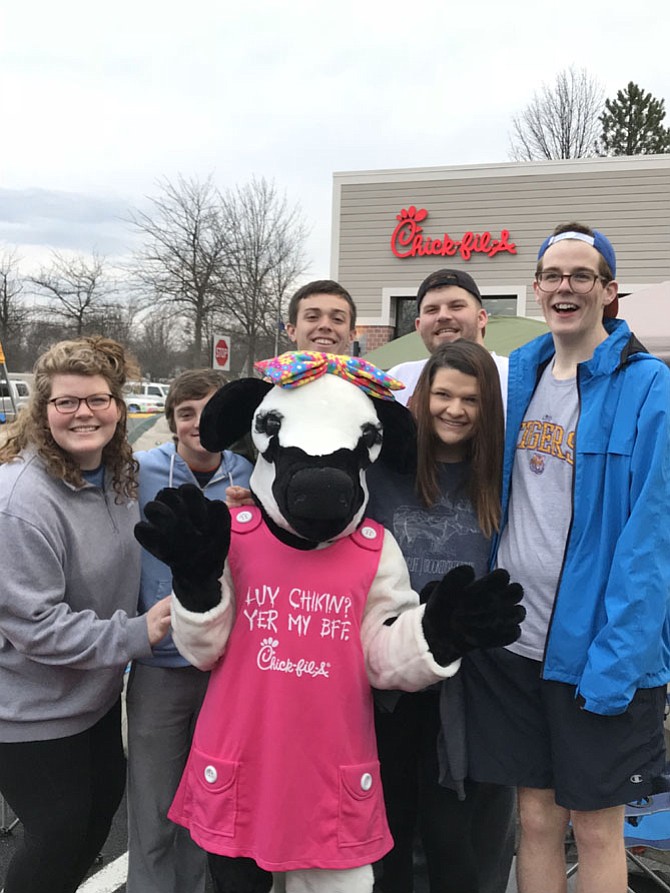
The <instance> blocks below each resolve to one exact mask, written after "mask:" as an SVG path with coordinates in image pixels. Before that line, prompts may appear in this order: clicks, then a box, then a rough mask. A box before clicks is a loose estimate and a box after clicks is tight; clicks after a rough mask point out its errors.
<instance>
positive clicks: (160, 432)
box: [128, 413, 172, 451]
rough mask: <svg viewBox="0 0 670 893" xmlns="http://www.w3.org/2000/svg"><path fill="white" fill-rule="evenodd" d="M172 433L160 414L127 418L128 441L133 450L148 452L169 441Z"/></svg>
mask: <svg viewBox="0 0 670 893" xmlns="http://www.w3.org/2000/svg"><path fill="white" fill-rule="evenodd" d="M171 438H172V432H171V431H170V429H169V428H168V423H167V419H166V418H165V416H164V415H163V414H162V413H156V415H152V416H137V417H129V418H128V440H129V441H130V443H131V444H132V447H133V449H134V450H136V451H139V450H150V449H151V448H152V447H155V446H158V445H159V444H161V443H166V442H167V441H168V440H171Z"/></svg>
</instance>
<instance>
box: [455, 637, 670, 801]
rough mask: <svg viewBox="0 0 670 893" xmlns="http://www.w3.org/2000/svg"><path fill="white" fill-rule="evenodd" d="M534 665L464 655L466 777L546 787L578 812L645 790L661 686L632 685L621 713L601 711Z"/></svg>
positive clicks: (508, 655) (658, 725) (656, 759)
mask: <svg viewBox="0 0 670 893" xmlns="http://www.w3.org/2000/svg"><path fill="white" fill-rule="evenodd" d="M540 670H541V663H540V662H539V661H536V660H529V659H528V658H526V657H521V656H520V655H518V654H514V653H513V652H511V651H508V650H507V649H505V648H494V649H490V650H487V651H475V652H472V653H471V654H469V655H467V656H466V658H465V659H464V660H463V664H462V667H461V673H462V675H463V680H464V687H465V698H466V717H467V734H468V758H469V769H468V774H469V776H470V778H472V779H474V780H475V781H484V782H494V783H496V784H503V785H515V786H517V787H529V788H552V789H554V790H555V792H556V802H557V803H558V805H559V806H563V807H565V808H566V809H577V810H594V809H605V808H606V807H609V806H621V805H623V804H624V803H629V802H632V801H634V800H639V799H640V798H642V797H646V796H648V795H649V794H651V792H652V787H653V782H654V779H656V778H658V776H659V775H660V774H661V771H662V770H663V767H664V765H665V741H664V736H663V716H664V710H665V701H666V689H665V686H661V687H658V688H641V689H638V691H637V692H636V694H635V696H634V698H633V700H632V701H631V703H630V704H629V705H628V708H627V709H626V711H625V712H624V713H621V714H619V715H618V716H601V715H599V714H596V713H590V712H588V711H587V710H582V709H581V708H580V706H579V702H578V700H577V699H576V698H575V686H574V685H567V684H565V683H562V682H549V681H546V680H544V679H542V678H541V677H540Z"/></svg>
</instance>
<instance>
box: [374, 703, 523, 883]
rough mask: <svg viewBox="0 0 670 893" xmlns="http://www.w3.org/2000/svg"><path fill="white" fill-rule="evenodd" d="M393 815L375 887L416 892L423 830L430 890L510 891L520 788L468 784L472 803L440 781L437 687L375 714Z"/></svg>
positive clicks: (389, 809) (388, 804)
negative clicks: (416, 852) (416, 848)
mask: <svg viewBox="0 0 670 893" xmlns="http://www.w3.org/2000/svg"><path fill="white" fill-rule="evenodd" d="M375 724H376V729H377V746H378V748H379V759H380V762H381V774H382V783H383V785H384V798H385V801H386V813H387V816H388V821H389V826H390V828H391V834H392V835H393V840H394V842H395V846H394V847H393V849H392V850H391V852H390V853H389V854H388V855H387V856H385V857H384V859H383V860H382V862H381V878H380V879H379V882H378V885H377V887H376V889H379V890H381V891H383V893H412V891H413V890H414V865H413V845H414V840H415V837H416V835H417V834H418V836H419V838H420V840H421V843H422V846H423V850H424V854H425V856H426V866H427V870H428V881H429V889H430V893H493V891H504V890H505V887H506V886H507V879H508V876H509V872H510V867H511V863H512V857H513V855H514V831H515V792H514V789H513V788H508V787H502V786H499V785H492V784H482V783H477V782H471V781H466V784H465V791H466V797H465V800H459V799H458V797H457V795H456V793H455V792H454V791H452V790H450V789H449V788H445V787H442V785H440V784H439V782H438V775H439V773H438V764H437V747H436V741H437V734H438V730H439V726H440V715H439V698H438V695H437V693H436V692H433V691H427V692H419V693H417V694H411V695H408V694H405V695H402V696H401V697H400V700H399V701H398V704H397V706H396V708H395V710H394V711H393V713H382V712H380V711H379V710H376V711H375Z"/></svg>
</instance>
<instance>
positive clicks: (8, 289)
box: [0, 249, 30, 367]
mask: <svg viewBox="0 0 670 893" xmlns="http://www.w3.org/2000/svg"><path fill="white" fill-rule="evenodd" d="M22 292H23V279H22V278H21V276H20V274H19V257H18V255H17V253H16V251H15V250H14V249H6V250H4V251H2V252H0V343H2V346H3V348H4V350H5V354H6V355H7V357H8V358H9V362H10V363H11V364H13V365H14V366H15V367H16V366H17V365H23V363H22V347H23V336H24V333H25V324H26V322H27V320H28V319H29V317H30V309H29V308H28V307H27V306H26V304H25V303H24V301H23V299H22V296H21V295H22Z"/></svg>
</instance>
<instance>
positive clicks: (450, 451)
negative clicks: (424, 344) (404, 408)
mask: <svg viewBox="0 0 670 893" xmlns="http://www.w3.org/2000/svg"><path fill="white" fill-rule="evenodd" d="M429 412H430V415H431V417H432V420H433V428H434V431H435V434H436V435H437V438H438V440H439V441H440V446H439V449H438V459H439V461H441V462H460V461H462V460H463V459H465V458H466V455H467V452H468V443H469V441H470V440H471V439H472V438H473V437H474V435H475V432H476V429H477V420H478V418H479V382H478V381H477V379H476V378H475V376H474V375H466V374H465V373H464V372H459V371H458V370H457V369H450V368H449V367H446V366H443V367H442V368H440V369H437V370H436V372H435V377H434V378H433V383H432V384H431V387H430V400H429Z"/></svg>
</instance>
